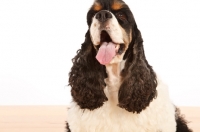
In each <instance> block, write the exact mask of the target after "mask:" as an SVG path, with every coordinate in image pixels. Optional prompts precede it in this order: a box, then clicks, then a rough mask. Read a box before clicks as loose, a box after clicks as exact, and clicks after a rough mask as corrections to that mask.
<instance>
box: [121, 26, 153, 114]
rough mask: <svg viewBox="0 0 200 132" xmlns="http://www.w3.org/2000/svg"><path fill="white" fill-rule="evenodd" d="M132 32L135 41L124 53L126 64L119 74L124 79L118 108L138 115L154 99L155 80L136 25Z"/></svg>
mask: <svg viewBox="0 0 200 132" xmlns="http://www.w3.org/2000/svg"><path fill="white" fill-rule="evenodd" d="M133 31H134V33H133V35H134V34H135V35H134V36H133V37H134V38H135V39H134V40H133V41H132V43H131V44H130V45H129V49H128V50H127V51H126V54H128V55H127V58H125V59H126V64H125V68H124V70H123V71H122V73H121V76H122V77H123V78H124V79H123V82H122V84H121V87H120V90H119V106H120V107H121V108H125V109H126V110H127V111H129V112H137V113H139V112H141V111H142V110H143V109H145V108H146V107H147V106H148V105H149V103H150V102H151V101H152V100H153V98H155V97H156V94H157V91H156V87H157V80H156V75H155V73H154V71H153V69H152V67H151V66H150V65H149V64H148V62H147V60H146V58H145V54H144V49H143V44H142V43H143V40H142V37H141V33H140V31H139V30H138V29H137V26H136V25H135V27H134V30H133Z"/></svg>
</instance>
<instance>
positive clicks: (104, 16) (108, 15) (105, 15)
mask: <svg viewBox="0 0 200 132" xmlns="http://www.w3.org/2000/svg"><path fill="white" fill-rule="evenodd" d="M110 18H112V14H111V13H110V12H108V11H104V10H103V11H100V12H98V13H97V14H96V19H97V20H99V21H100V22H105V21H107V20H108V19H110Z"/></svg>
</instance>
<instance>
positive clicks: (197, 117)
mask: <svg viewBox="0 0 200 132" xmlns="http://www.w3.org/2000/svg"><path fill="white" fill-rule="evenodd" d="M180 108H181V113H182V114H184V115H185V117H186V118H187V120H188V121H190V123H189V126H190V127H191V128H192V129H193V131H194V132H200V107H180ZM66 114H67V107H66V106H0V132H64V131H65V128H64V127H65V120H66V117H67V115H66Z"/></svg>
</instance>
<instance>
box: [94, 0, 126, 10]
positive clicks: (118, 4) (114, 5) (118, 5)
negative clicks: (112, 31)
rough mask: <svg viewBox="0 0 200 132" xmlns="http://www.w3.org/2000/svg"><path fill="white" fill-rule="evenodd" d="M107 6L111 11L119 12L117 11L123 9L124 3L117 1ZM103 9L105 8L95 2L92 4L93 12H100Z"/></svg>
mask: <svg viewBox="0 0 200 132" xmlns="http://www.w3.org/2000/svg"><path fill="white" fill-rule="evenodd" d="M109 6H110V8H111V9H112V10H119V9H121V8H123V6H124V3H123V2H121V1H118V0H114V1H113V2H112V4H111V5H110V4H109ZM103 8H105V7H103V5H102V4H101V3H99V2H97V1H95V2H94V4H93V10H94V11H100V10H102V9H103ZM107 8H109V7H107Z"/></svg>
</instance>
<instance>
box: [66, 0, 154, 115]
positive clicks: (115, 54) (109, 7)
mask: <svg viewBox="0 0 200 132" xmlns="http://www.w3.org/2000/svg"><path fill="white" fill-rule="evenodd" d="M87 23H88V28H89V29H88V31H87V33H86V35H85V42H84V43H83V44H82V47H81V49H80V50H79V51H78V52H77V55H76V56H75V57H74V58H73V60H72V62H73V66H72V68H71V72H70V73H69V85H70V86H71V87H72V89H71V94H72V97H73V100H74V101H75V102H77V104H78V105H79V106H80V108H82V109H90V110H94V109H96V108H99V107H101V106H102V105H103V103H104V102H105V101H107V100H108V99H107V97H106V95H105V93H104V91H103V89H104V88H105V86H106V84H105V82H104V79H105V78H106V77H107V74H106V70H105V65H107V64H111V63H119V62H121V61H122V60H124V61H125V66H124V69H123V70H122V71H121V73H120V75H121V81H122V82H121V86H120V88H119V93H118V102H119V104H118V106H119V107H121V108H124V109H126V110H127V111H130V112H138V113H139V112H141V111H142V110H143V109H145V108H146V107H147V106H148V105H149V104H150V102H151V101H152V100H153V98H155V97H156V94H157V92H156V86H157V81H156V75H155V73H154V71H153V69H152V67H151V66H150V65H149V64H148V62H147V60H146V57H145V54H144V49H143V39H142V36H141V33H140V31H139V30H138V28H137V25H136V22H135V20H134V17H133V14H132V12H131V10H130V9H129V7H128V6H127V5H126V4H125V3H124V2H123V1H122V0H96V1H95V2H94V4H93V5H92V6H91V8H90V9H89V11H88V13H87Z"/></svg>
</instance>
